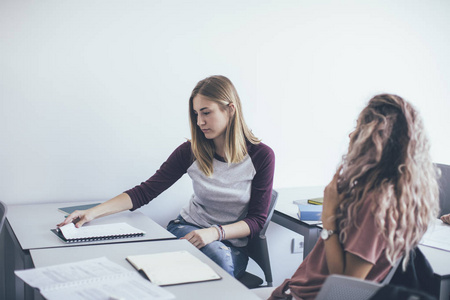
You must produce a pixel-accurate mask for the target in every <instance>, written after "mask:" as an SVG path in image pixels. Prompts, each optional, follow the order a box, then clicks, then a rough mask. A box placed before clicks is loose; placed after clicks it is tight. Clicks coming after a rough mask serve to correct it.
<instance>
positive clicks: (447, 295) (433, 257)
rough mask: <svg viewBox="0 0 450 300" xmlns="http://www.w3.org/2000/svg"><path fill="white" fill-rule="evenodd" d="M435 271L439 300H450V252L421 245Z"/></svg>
mask: <svg viewBox="0 0 450 300" xmlns="http://www.w3.org/2000/svg"><path fill="white" fill-rule="evenodd" d="M419 248H420V250H421V251H422V253H423V254H424V255H425V257H426V258H427V259H428V261H429V262H430V265H431V267H432V268H433V271H434V277H435V279H436V280H435V286H436V289H437V290H438V291H439V292H438V293H439V300H450V252H449V251H444V250H441V249H437V248H432V247H427V246H424V245H419Z"/></svg>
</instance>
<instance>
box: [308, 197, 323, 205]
mask: <svg viewBox="0 0 450 300" xmlns="http://www.w3.org/2000/svg"><path fill="white" fill-rule="evenodd" d="M308 203H309V204H315V205H322V204H323V197H319V198H311V199H308Z"/></svg>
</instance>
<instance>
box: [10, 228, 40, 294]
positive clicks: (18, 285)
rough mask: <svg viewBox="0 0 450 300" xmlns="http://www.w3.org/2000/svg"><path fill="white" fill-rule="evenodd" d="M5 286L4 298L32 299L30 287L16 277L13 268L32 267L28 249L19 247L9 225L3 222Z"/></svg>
mask: <svg viewBox="0 0 450 300" xmlns="http://www.w3.org/2000/svg"><path fill="white" fill-rule="evenodd" d="M4 226H5V228H6V234H5V286H6V289H5V290H6V299H26V300H28V299H33V298H34V296H33V294H34V292H33V289H32V288H31V287H29V286H28V285H27V284H25V283H24V282H23V281H22V280H20V279H19V278H17V277H16V275H15V274H14V270H23V269H28V268H32V267H33V262H32V260H31V256H30V253H29V251H24V250H22V248H21V247H20V244H19V242H18V241H17V239H16V237H15V235H14V232H13V231H12V228H11V226H10V225H9V223H8V222H7V221H6V222H5V225H4Z"/></svg>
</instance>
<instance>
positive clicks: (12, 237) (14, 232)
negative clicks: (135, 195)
mask: <svg viewBox="0 0 450 300" xmlns="http://www.w3.org/2000/svg"><path fill="white" fill-rule="evenodd" d="M79 204H85V203H80V202H76V203H73V202H72V203H50V204H33V205H10V206H8V215H7V220H6V222H5V229H6V232H5V234H4V236H3V239H4V241H3V244H4V247H5V249H4V251H3V252H4V255H5V257H4V258H5V271H4V274H3V276H4V280H5V286H6V299H28V298H29V297H31V296H30V293H33V291H32V289H31V288H29V287H27V286H26V285H24V284H23V282H22V281H21V280H18V279H17V280H16V276H15V275H14V270H22V269H27V268H31V267H33V264H32V261H31V257H30V253H29V251H30V250H32V249H45V248H53V247H58V248H59V247H61V248H68V247H69V248H70V247H73V246H74V244H72V243H64V242H63V241H62V240H60V239H59V238H58V237H57V236H56V235H55V234H53V233H52V232H51V231H50V229H53V228H55V227H56V224H58V223H60V222H61V221H62V220H63V219H64V214H63V213H61V212H59V211H58V208H59V207H65V206H72V205H79ZM112 222H127V223H129V224H130V225H131V226H134V227H136V228H139V229H141V230H144V231H145V232H146V234H145V235H144V236H141V237H133V238H126V239H117V240H104V241H95V242H89V243H77V244H76V245H75V246H78V245H82V244H89V245H92V244H107V243H126V242H139V241H148V240H162V239H174V238H175V237H174V236H173V235H172V234H171V233H170V232H168V231H167V230H166V229H165V228H163V227H161V226H160V225H158V224H157V223H156V222H154V221H153V220H151V219H150V218H148V217H147V216H145V215H144V214H142V213H141V212H137V211H134V212H130V211H125V212H121V213H118V214H114V215H110V216H106V217H103V218H100V219H97V220H93V221H91V222H90V224H91V225H98V224H107V223H112ZM86 226H89V225H86ZM1 252H2V251H0V253H1ZM0 296H2V295H0Z"/></svg>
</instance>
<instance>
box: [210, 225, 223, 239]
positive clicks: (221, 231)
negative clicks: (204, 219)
mask: <svg viewBox="0 0 450 300" xmlns="http://www.w3.org/2000/svg"><path fill="white" fill-rule="evenodd" d="M211 227H214V228H215V229H217V232H218V233H219V239H218V241H219V242H220V241H222V240H223V239H225V231H224V230H223V227H222V226H221V225H215V224H214V225H212V226H211Z"/></svg>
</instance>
